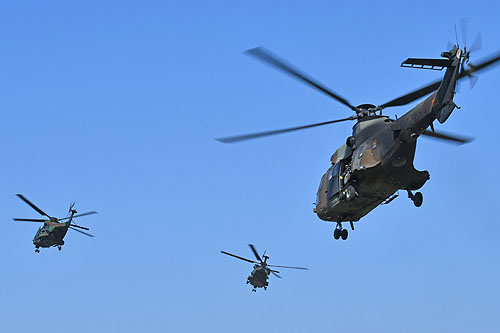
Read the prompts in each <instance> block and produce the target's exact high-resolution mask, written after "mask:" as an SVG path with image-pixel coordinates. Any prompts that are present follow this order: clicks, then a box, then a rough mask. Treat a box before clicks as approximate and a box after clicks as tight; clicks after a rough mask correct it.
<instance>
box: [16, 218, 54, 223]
mask: <svg viewBox="0 0 500 333" xmlns="http://www.w3.org/2000/svg"><path fill="white" fill-rule="evenodd" d="M13 220H14V221H18V222H43V223H45V222H47V221H48V220H44V219H18V218H13Z"/></svg>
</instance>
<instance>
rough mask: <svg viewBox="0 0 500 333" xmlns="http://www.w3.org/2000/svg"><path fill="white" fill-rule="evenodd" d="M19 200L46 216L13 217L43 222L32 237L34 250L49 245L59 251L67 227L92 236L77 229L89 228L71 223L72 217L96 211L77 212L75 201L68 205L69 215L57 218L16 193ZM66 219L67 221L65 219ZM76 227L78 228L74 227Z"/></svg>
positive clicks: (20, 220)
mask: <svg viewBox="0 0 500 333" xmlns="http://www.w3.org/2000/svg"><path fill="white" fill-rule="evenodd" d="M16 195H17V196H18V197H19V198H21V200H23V201H24V202H26V203H27V204H28V205H30V207H31V208H33V209H34V210H36V211H37V212H38V213H39V214H40V215H43V216H46V217H48V220H46V219H24V218H14V221H19V222H40V223H43V226H42V227H40V228H38V231H37V232H36V234H35V237H34V238H33V244H34V245H35V252H36V253H40V247H47V248H48V247H51V246H57V248H58V249H59V251H61V249H62V246H63V245H64V236H66V232H68V229H73V230H75V231H78V232H79V233H82V234H84V235H86V236H89V237H94V235H91V234H89V233H86V232H84V231H81V230H78V229H83V230H89V228H86V227H82V226H79V225H76V224H74V223H73V219H74V218H75V217H81V216H87V215H92V214H97V212H94V211H91V212H87V213H82V214H78V215H75V214H77V211H76V210H75V209H73V208H74V205H75V203H72V204H71V205H70V207H69V214H70V215H69V216H66V217H63V218H61V219H58V218H57V217H52V216H50V215H48V214H47V213H45V212H44V211H43V210H41V209H40V208H38V207H37V206H35V205H34V204H33V203H32V202H30V201H29V200H28V199H26V198H25V197H24V196H23V195H22V194H16ZM66 220H67V221H66ZM62 221H66V222H62ZM76 228H78V229H76Z"/></svg>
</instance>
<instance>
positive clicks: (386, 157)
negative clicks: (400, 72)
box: [217, 36, 500, 240]
mask: <svg viewBox="0 0 500 333" xmlns="http://www.w3.org/2000/svg"><path fill="white" fill-rule="evenodd" d="M480 44H481V39H480V36H478V38H476V41H475V42H474V43H473V45H472V47H471V48H470V49H478V48H480ZM247 53H248V54H249V55H252V56H255V57H257V58H258V59H260V60H261V61H264V62H266V63H267V64H269V65H272V66H274V67H276V68H278V69H279V70H281V71H283V72H285V73H287V74H289V75H291V76H292V77H294V78H296V79H299V80H300V81H302V82H305V83H306V84H308V85H310V86H312V87H314V88H316V89H318V90H319V91H321V92H323V93H324V94H326V95H328V96H330V97H332V98H333V99H335V100H337V101H338V102H340V103H342V104H344V105H345V106H347V107H349V108H350V109H351V110H352V111H354V112H355V114H354V115H352V116H350V117H347V118H343V119H337V120H332V121H327V122H322V123H316V124H311V125H306V126H299V127H292V128H286V129H280V130H273V131H265V132H258V133H252V134H245V135H237V136H231V137H224V138H219V139H217V140H218V141H220V142H223V143H235V142H239V141H244V140H250V139H256V138H261V137H266V136H271V135H277V134H283V133H287V132H292V131H298V130H302V129H307V128H312V127H317V126H323V125H327V124H332V123H337V122H342V121H347V120H356V124H355V125H354V126H353V133H352V135H351V136H349V137H348V138H347V140H346V143H345V144H343V145H342V146H341V147H340V148H339V149H337V151H336V152H335V153H334V154H333V155H332V157H331V159H330V162H331V167H330V168H329V169H328V170H327V172H326V173H325V174H324V175H323V177H322V178H321V183H320V186H319V189H318V192H317V198H316V203H315V208H314V209H313V212H314V213H316V214H317V216H318V217H319V218H320V219H321V220H323V221H327V222H335V223H336V224H337V226H336V228H335V231H334V238H335V239H339V238H342V239H343V240H345V239H347V237H348V232H347V229H344V228H343V227H342V223H343V222H349V223H350V226H351V229H352V230H354V223H353V222H356V221H359V220H360V219H361V218H362V217H363V216H365V215H366V214H368V213H369V212H370V211H371V210H373V209H374V208H375V207H377V206H378V205H380V204H382V203H389V202H391V201H392V200H394V199H395V198H396V197H397V196H398V191H399V190H403V191H406V192H407V193H408V197H409V198H410V199H411V200H412V201H413V203H414V205H415V206H416V207H420V206H421V205H422V202H423V196H422V194H421V193H420V192H416V193H414V191H416V190H418V189H420V188H421V187H422V186H423V185H424V184H425V182H426V181H427V180H429V178H430V176H429V172H428V171H417V170H416V169H415V168H414V166H413V160H414V157H415V148H416V142H417V139H418V137H419V136H420V135H426V136H430V137H434V138H437V139H442V140H447V141H449V142H454V143H459V144H462V143H466V142H468V141H470V139H469V138H465V137H459V136H454V135H448V134H443V133H438V132H436V131H434V126H433V122H434V120H435V119H437V120H438V121H439V122H440V123H444V122H445V121H446V120H447V119H448V117H449V116H450V115H451V113H452V111H453V110H454V109H455V108H456V107H457V105H456V104H455V103H454V101H453V97H454V95H455V87H456V84H457V80H460V79H462V78H464V77H469V78H471V79H472V78H474V77H473V76H472V73H475V72H478V71H480V70H483V69H484V68H486V67H488V66H491V65H492V64H494V63H496V62H497V61H498V60H500V54H498V53H497V54H496V55H494V56H492V57H490V58H488V59H486V60H484V61H482V62H480V63H479V64H477V65H472V64H470V63H469V56H470V50H468V49H467V47H465V46H464V48H463V49H461V48H460V47H459V46H457V45H454V46H453V47H452V48H451V49H450V50H449V51H447V52H443V53H441V57H442V58H441V59H417V58H408V59H407V60H405V61H404V62H403V63H402V64H401V66H402V67H409V68H421V69H433V70H442V69H444V68H446V72H445V74H444V77H443V79H442V80H440V81H436V82H433V83H430V84H428V85H426V86H424V87H422V88H420V89H417V90H415V91H412V92H410V93H408V94H406V95H404V96H401V97H398V98H396V99H393V100H391V101H389V102H387V103H384V104H381V105H378V106H376V105H373V104H361V105H358V106H353V105H351V104H350V103H349V102H348V101H347V100H346V99H345V98H343V97H341V96H340V95H338V94H337V93H335V92H333V91H332V90H329V89H327V88H325V87H324V86H323V85H321V84H320V83H318V82H317V81H315V80H313V79H312V78H310V77H308V76H307V75H305V74H303V73H301V72H300V71H299V70H297V69H295V68H293V67H292V66H291V65H288V64H286V63H285V62H284V61H282V60H280V59H278V58H277V57H276V56H274V55H272V54H271V53H269V52H268V51H266V50H265V49H263V48H254V49H251V50H248V51H247ZM464 64H467V65H468V68H467V69H465V65H464ZM471 83H473V81H472V80H471ZM430 93H432V94H431V95H430V96H429V97H427V98H426V99H425V100H424V101H423V102H421V103H420V104H418V105H417V106H415V107H414V108H413V109H411V110H410V111H408V112H407V113H406V114H405V115H403V116H402V117H400V118H399V119H396V120H394V119H390V118H389V117H387V116H384V115H382V110H383V109H385V108H387V107H393V106H402V105H406V104H408V103H411V102H413V101H415V100H417V99H419V98H421V97H424V96H425V95H427V94H430ZM377 112H378V114H377ZM429 127H430V129H431V130H427V128H429Z"/></svg>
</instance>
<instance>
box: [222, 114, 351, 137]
mask: <svg viewBox="0 0 500 333" xmlns="http://www.w3.org/2000/svg"><path fill="white" fill-rule="evenodd" d="M354 119H356V116H351V117H348V118H343V119H337V120H331V121H325V122H322V123H316V124H311V125H305V126H297V127H290V128H283V129H279V130H272V131H264V132H257V133H250V134H242V135H235V136H227V137H224V138H217V139H215V140H217V141H219V142H222V143H235V142H240V141H245V140H252V139H258V138H262V137H266V136H272V135H278V134H283V133H288V132H294V131H299V130H303V129H307V128H312V127H318V126H323V125H329V124H334V123H340V122H342V121H347V120H354Z"/></svg>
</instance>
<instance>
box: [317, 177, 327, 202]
mask: <svg viewBox="0 0 500 333" xmlns="http://www.w3.org/2000/svg"><path fill="white" fill-rule="evenodd" d="M324 178H325V175H323V177H321V181H320V182H319V186H318V191H317V192H316V206H317V205H318V204H319V191H321V186H323V179H324Z"/></svg>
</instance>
